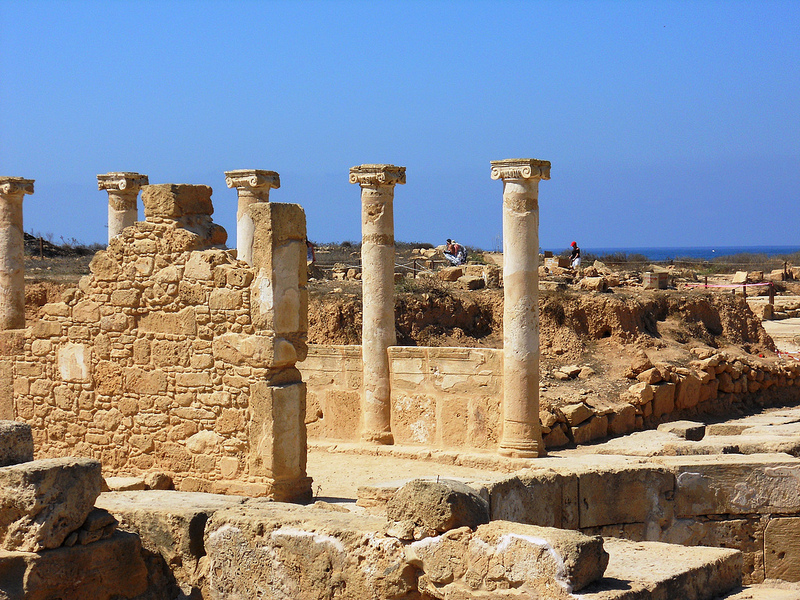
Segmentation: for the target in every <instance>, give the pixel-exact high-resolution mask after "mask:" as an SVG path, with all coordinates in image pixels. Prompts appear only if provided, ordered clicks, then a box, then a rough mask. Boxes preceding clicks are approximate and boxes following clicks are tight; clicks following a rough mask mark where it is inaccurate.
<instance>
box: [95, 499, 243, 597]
mask: <svg viewBox="0 0 800 600" xmlns="http://www.w3.org/2000/svg"><path fill="white" fill-rule="evenodd" d="M245 500H246V499H245V498H244V497H241V496H222V495H219V494H205V493H200V492H176V491H171V490H146V491H127V492H106V493H103V494H100V496H99V497H98V499H97V502H96V505H97V506H98V507H99V508H103V509H105V510H107V511H108V512H109V513H111V514H112V515H114V517H116V519H117V520H119V528H120V529H124V530H125V531H130V532H132V533H136V534H138V535H139V537H140V538H141V541H142V542H141V543H142V546H143V547H144V548H145V550H148V551H149V552H153V553H154V554H157V555H160V556H161V557H163V559H164V561H165V562H166V564H167V565H170V567H171V569H172V572H173V574H174V576H175V578H176V580H177V582H178V584H179V585H180V586H181V588H182V589H187V590H191V589H202V588H203V587H204V586H205V579H206V576H207V572H206V571H205V570H204V569H203V568H202V566H201V558H202V557H203V556H205V549H204V546H203V535H204V532H205V525H206V522H207V521H208V519H209V518H210V517H211V515H213V514H214V513H215V512H216V511H218V510H223V509H225V508H230V507H232V506H238V505H240V504H242V503H243V502H245Z"/></svg>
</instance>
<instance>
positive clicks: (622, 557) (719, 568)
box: [577, 538, 746, 600]
mask: <svg viewBox="0 0 800 600" xmlns="http://www.w3.org/2000/svg"><path fill="white" fill-rule="evenodd" d="M603 548H604V549H605V550H606V552H608V554H609V561H608V567H606V571H605V575H604V576H603V578H602V579H601V580H599V581H597V582H595V583H594V584H592V585H591V586H589V587H587V588H585V589H583V590H581V592H580V594H579V595H577V597H578V598H581V600H678V599H680V600H713V599H715V598H718V597H719V596H720V595H722V594H725V593H729V592H730V591H731V590H733V589H738V587H739V585H740V584H741V579H742V554H741V552H739V551H738V550H728V549H723V548H706V547H702V546H695V547H692V548H688V547H685V546H677V545H674V544H663V543H661V542H629V541H626V540H620V539H617V538H603ZM743 598H746V596H745V597H743ZM743 598H742V599H737V600H743Z"/></svg>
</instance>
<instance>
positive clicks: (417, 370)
mask: <svg viewBox="0 0 800 600" xmlns="http://www.w3.org/2000/svg"><path fill="white" fill-rule="evenodd" d="M298 368H299V369H300V371H301V372H302V373H303V380H304V381H306V384H307V386H308V411H307V415H308V416H307V421H308V435H309V436H310V437H312V438H317V439H339V440H352V441H354V440H357V439H358V438H359V435H360V419H361V406H360V398H361V382H362V375H361V346H317V345H313V344H312V345H310V346H309V349H308V356H307V358H306V360H305V361H303V362H302V363H299V364H298ZM389 368H390V372H391V386H392V433H393V434H394V439H395V443H398V444H425V445H429V446H438V447H463V446H468V447H473V448H487V449H488V448H495V447H496V446H497V443H498V440H499V436H500V431H499V430H500V415H501V412H502V411H501V407H500V405H501V402H502V351H501V350H495V349H491V348H417V347H401V346H393V347H390V348H389Z"/></svg>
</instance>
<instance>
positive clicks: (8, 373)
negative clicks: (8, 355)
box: [0, 360, 21, 420]
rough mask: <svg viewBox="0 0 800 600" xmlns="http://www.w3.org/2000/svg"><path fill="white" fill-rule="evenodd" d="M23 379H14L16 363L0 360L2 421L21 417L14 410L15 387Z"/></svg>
mask: <svg viewBox="0 0 800 600" xmlns="http://www.w3.org/2000/svg"><path fill="white" fill-rule="evenodd" d="M20 379H21V377H16V378H15V377H14V362H13V361H12V360H0V419H7V420H13V419H14V418H16V417H19V416H21V415H18V414H16V412H15V409H14V394H15V391H14V390H15V386H16V385H18V384H17V381H19V380H20Z"/></svg>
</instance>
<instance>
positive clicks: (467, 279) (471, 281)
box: [457, 275, 485, 290]
mask: <svg viewBox="0 0 800 600" xmlns="http://www.w3.org/2000/svg"><path fill="white" fill-rule="evenodd" d="M457 281H458V284H459V285H460V286H461V287H462V288H464V289H465V290H479V289H481V288H482V287H484V286H485V283H484V281H483V277H479V276H477V275H476V276H472V275H462V276H461V277H459V278H458V279H457Z"/></svg>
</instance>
